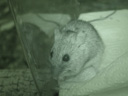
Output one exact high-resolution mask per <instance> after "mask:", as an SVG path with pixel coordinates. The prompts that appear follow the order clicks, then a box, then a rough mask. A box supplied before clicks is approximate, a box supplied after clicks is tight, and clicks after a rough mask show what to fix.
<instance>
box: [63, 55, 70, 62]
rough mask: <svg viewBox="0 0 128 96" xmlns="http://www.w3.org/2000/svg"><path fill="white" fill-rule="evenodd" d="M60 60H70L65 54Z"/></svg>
mask: <svg viewBox="0 0 128 96" xmlns="http://www.w3.org/2000/svg"><path fill="white" fill-rule="evenodd" d="M62 60H63V61H65V62H67V61H69V60H70V57H69V55H68V54H65V55H64V56H63V58H62Z"/></svg>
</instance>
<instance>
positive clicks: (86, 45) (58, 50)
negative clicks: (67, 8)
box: [50, 20, 104, 83]
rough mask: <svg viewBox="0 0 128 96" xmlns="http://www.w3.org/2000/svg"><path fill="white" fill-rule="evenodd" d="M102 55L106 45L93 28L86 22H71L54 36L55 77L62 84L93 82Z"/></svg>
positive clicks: (52, 65) (52, 62)
mask: <svg viewBox="0 0 128 96" xmlns="http://www.w3.org/2000/svg"><path fill="white" fill-rule="evenodd" d="M103 52H104V44H103V41H102V39H101V37H100V36H99V34H98V32H97V31H96V29H95V28H94V27H93V25H91V24H90V23H89V22H86V21H83V20H73V21H70V22H69V23H68V24H66V25H65V26H63V27H61V28H59V29H56V30H55V32H54V44H53V47H52V49H51V53H50V62H51V71H52V76H53V78H54V79H56V80H57V81H58V82H59V83H61V82H81V81H85V80H90V79H91V78H93V77H94V76H95V75H96V74H97V72H98V69H99V66H100V64H101V59H102V55H103Z"/></svg>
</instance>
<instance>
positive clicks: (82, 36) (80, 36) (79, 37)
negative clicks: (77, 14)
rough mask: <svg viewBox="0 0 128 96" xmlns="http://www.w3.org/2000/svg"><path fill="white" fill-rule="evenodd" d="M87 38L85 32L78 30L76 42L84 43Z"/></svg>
mask: <svg viewBox="0 0 128 96" xmlns="http://www.w3.org/2000/svg"><path fill="white" fill-rule="evenodd" d="M86 38H87V34H86V33H85V32H79V33H78V34H77V42H81V43H84V42H85V40H86Z"/></svg>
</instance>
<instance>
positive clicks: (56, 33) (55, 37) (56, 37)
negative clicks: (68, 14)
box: [54, 29, 61, 40]
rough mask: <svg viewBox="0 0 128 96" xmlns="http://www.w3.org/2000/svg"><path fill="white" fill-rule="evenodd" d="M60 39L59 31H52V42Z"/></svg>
mask: <svg viewBox="0 0 128 96" xmlns="http://www.w3.org/2000/svg"><path fill="white" fill-rule="evenodd" d="M60 37H61V32H60V30H59V29H55V31H54V40H58V39H59V38H60Z"/></svg>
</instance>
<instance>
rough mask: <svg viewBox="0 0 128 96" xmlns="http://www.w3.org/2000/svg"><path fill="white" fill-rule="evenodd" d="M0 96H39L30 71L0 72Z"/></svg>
mask: <svg viewBox="0 0 128 96" xmlns="http://www.w3.org/2000/svg"><path fill="white" fill-rule="evenodd" d="M0 96H40V95H39V92H38V90H37V88H36V86H35V84H34V81H33V78H32V75H31V73H30V70H28V69H24V70H0Z"/></svg>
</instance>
